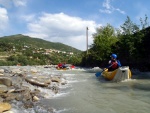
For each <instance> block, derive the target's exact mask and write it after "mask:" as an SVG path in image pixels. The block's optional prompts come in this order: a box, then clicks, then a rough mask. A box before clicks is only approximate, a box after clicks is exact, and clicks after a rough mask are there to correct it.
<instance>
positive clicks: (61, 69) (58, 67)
mask: <svg viewBox="0 0 150 113" xmlns="http://www.w3.org/2000/svg"><path fill="white" fill-rule="evenodd" d="M56 69H57V70H67V68H59V67H56Z"/></svg>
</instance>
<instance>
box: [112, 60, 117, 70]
mask: <svg viewBox="0 0 150 113" xmlns="http://www.w3.org/2000/svg"><path fill="white" fill-rule="evenodd" d="M111 65H112V66H111V68H112V69H117V68H118V64H117V62H116V61H112V60H111Z"/></svg>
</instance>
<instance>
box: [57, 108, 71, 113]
mask: <svg viewBox="0 0 150 113" xmlns="http://www.w3.org/2000/svg"><path fill="white" fill-rule="evenodd" d="M69 110H70V109H66V108H64V109H61V110H56V113H62V112H63V113H65V111H69Z"/></svg>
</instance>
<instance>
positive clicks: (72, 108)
mask: <svg viewBox="0 0 150 113" xmlns="http://www.w3.org/2000/svg"><path fill="white" fill-rule="evenodd" d="M60 73H62V74H63V75H64V76H65V77H66V79H67V80H68V84H67V85H65V86H63V87H62V88H61V89H60V92H59V94H57V95H55V96H54V97H53V98H50V99H43V100H41V101H40V104H42V105H44V106H46V108H49V107H52V108H55V109H56V113H148V112H149V111H150V79H131V80H126V81H122V82H119V83H112V82H110V81H106V80H104V79H103V78H102V77H100V78H96V77H95V73H91V72H88V71H85V70H84V71H83V70H69V71H68V70H67V71H61V72H60ZM39 113H40V112H39Z"/></svg>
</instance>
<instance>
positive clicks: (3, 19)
mask: <svg viewBox="0 0 150 113" xmlns="http://www.w3.org/2000/svg"><path fill="white" fill-rule="evenodd" d="M8 21H9V18H8V15H7V10H6V9H5V8H1V7H0V31H1V33H2V31H5V30H6V29H7V27H8Z"/></svg>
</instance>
